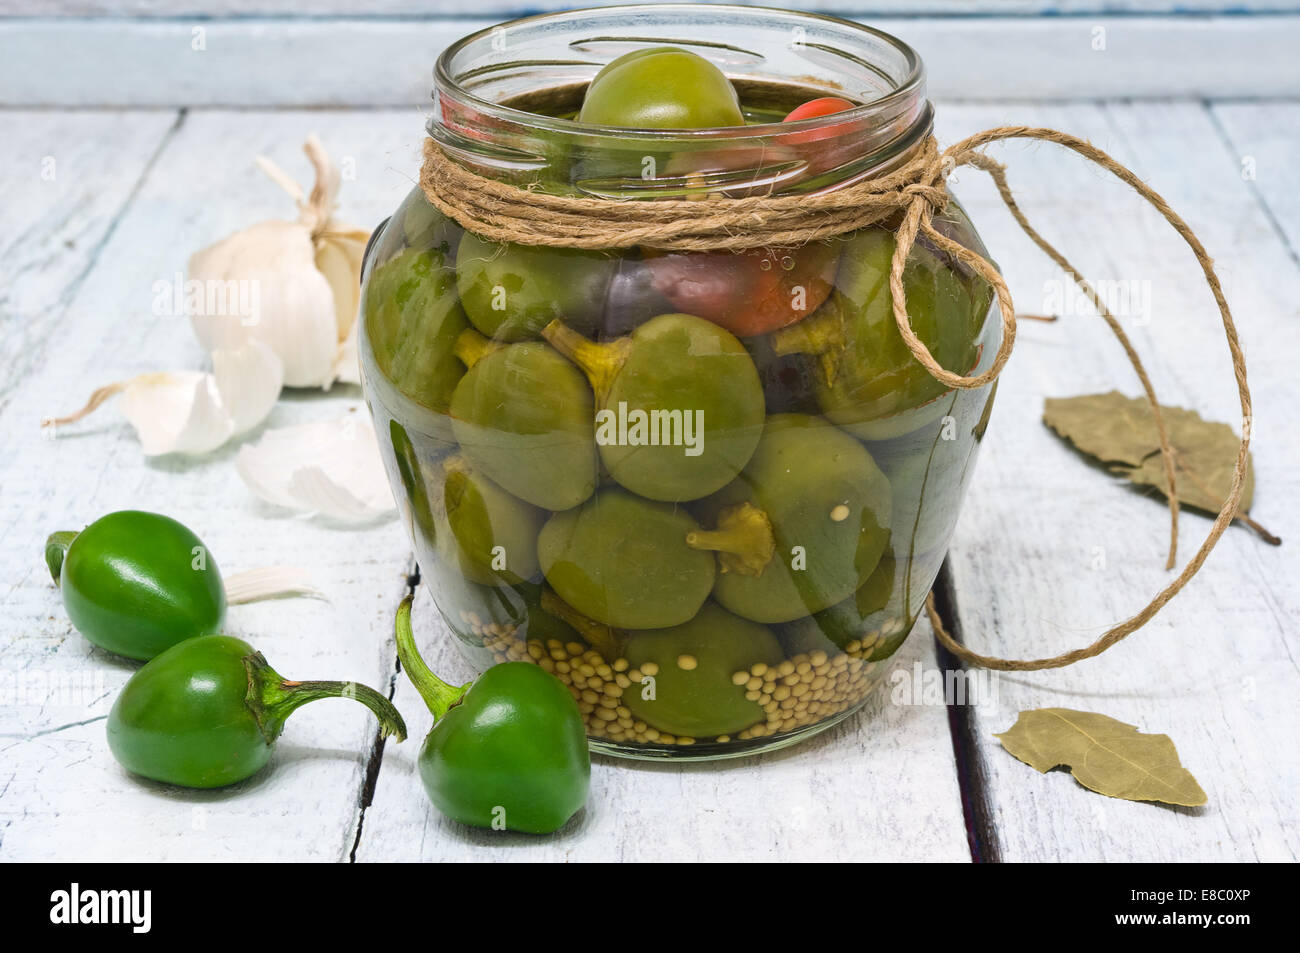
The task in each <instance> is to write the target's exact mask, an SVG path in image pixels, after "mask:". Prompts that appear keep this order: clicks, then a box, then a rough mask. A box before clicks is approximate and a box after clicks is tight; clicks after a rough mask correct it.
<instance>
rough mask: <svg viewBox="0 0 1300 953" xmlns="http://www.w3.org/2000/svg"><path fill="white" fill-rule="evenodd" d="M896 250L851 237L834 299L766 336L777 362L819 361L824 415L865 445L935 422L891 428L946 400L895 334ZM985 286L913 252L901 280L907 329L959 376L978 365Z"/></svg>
mask: <svg viewBox="0 0 1300 953" xmlns="http://www.w3.org/2000/svg"><path fill="white" fill-rule="evenodd" d="M894 248H895V240H894V234H893V233H892V232H889V231H887V230H885V229H882V228H867V229H863V230H862V231H860V232H858V233H857V234H856V235H855V236H854V237H853V238H852V239H851V240H850V241H849V242H848V244H847V246H846V247H845V249H844V254H843V256H842V258H841V262H840V269H839V273H838V275H837V278H836V286H837V290H836V291H835V293H834V294H832V295H831V297H830V298H829V299H828V300H827V302H826V304H825V305H824V306H823V307H822V308H821V309H819V310H818V311H817V313H816V314H814V315H812V316H811V317H809V318H807V319H805V320H803V321H801V322H799V323H798V324H793V325H791V326H790V327H788V328H783V329H782V330H780V331H777V332H775V333H774V334H773V336H772V341H773V347H774V349H775V350H776V352H777V353H778V354H790V353H807V354H812V355H815V356H816V357H817V358H818V359H819V361H820V363H821V368H822V373H821V374H820V375H819V377H818V401H819V403H820V404H821V408H822V412H823V413H824V414H825V415H826V416H827V417H828V418H829V419H830V420H832V421H833V422H834V423H836V424H838V425H839V426H841V427H843V428H845V429H846V430H848V431H850V432H851V433H853V434H854V435H856V436H858V437H861V438H862V439H865V440H872V439H883V438H885V437H887V436H894V435H896V433H901V432H905V431H906V430H907V429H912V428H913V427H914V426H921V425H923V424H924V423H926V422H928V420H929V419H933V417H937V416H939V415H940V414H941V413H942V410H941V409H939V408H935V409H934V410H933V412H932V413H930V414H928V415H925V417H924V419H919V420H916V421H910V420H908V421H906V422H904V423H902V424H900V423H898V422H897V421H894V420H891V418H895V417H898V416H899V415H902V414H904V413H905V412H907V411H911V410H913V409H914V408H919V407H922V406H923V405H927V404H931V403H932V402H933V401H935V400H936V398H938V397H940V396H941V395H942V394H943V393H944V392H945V391H947V390H948V387H947V386H946V385H944V384H942V383H940V382H938V381H936V380H935V379H934V378H933V377H931V376H930V374H929V372H928V371H926V369H925V368H924V367H923V366H921V364H920V363H919V362H918V361H917V360H916V358H915V357H913V355H912V352H911V351H910V350H909V349H908V347H907V345H906V344H905V343H904V342H903V338H902V336H901V335H900V334H899V333H898V325H897V322H896V320H895V318H894V311H893V296H892V295H891V294H890V291H889V271H890V264H891V261H892V259H893V255H894ZM982 284H983V282H982V281H980V280H978V279H971V278H967V277H966V276H964V275H962V274H960V273H959V272H958V270H957V268H956V267H955V266H953V265H952V264H950V263H949V262H948V261H946V260H945V259H944V258H943V257H941V256H940V255H939V254H937V253H936V252H934V251H931V250H930V249H929V248H928V247H926V246H924V245H923V244H921V243H920V242H918V243H917V244H916V245H914V246H913V250H912V254H911V255H910V256H909V257H908V261H907V265H906V267H905V268H904V271H903V286H904V290H905V291H906V294H907V311H908V316H909V318H910V319H911V324H912V329H913V330H914V331H915V332H916V334H917V336H918V337H919V338H920V339H921V341H922V342H923V343H924V344H925V345H926V347H927V348H929V350H930V353H931V354H933V355H934V357H935V359H936V360H937V361H938V362H939V363H940V364H941V365H942V366H944V367H946V368H948V369H949V370H953V371H955V372H957V373H961V374H965V373H968V372H969V371H970V370H971V369H972V367H974V365H975V363H976V360H977V359H978V357H979V350H978V347H977V344H978V340H977V339H978V336H979V332H980V329H981V327H982V325H983V320H984V314H985V312H986V311H987V308H988V301H989V299H988V297H987V295H986V294H984V293H983V292H982V290H981V289H980V287H979V286H980V285H982ZM984 287H985V288H987V286H984Z"/></svg>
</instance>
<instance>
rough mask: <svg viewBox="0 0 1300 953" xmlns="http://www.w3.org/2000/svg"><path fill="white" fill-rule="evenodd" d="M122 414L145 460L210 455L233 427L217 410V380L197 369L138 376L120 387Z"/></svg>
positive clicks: (218, 398) (219, 401) (227, 438)
mask: <svg viewBox="0 0 1300 953" xmlns="http://www.w3.org/2000/svg"><path fill="white" fill-rule="evenodd" d="M121 407H122V413H123V415H124V416H125V417H126V419H127V420H128V421H129V422H130V424H131V426H132V427H134V428H135V432H136V436H137V437H139V439H140V448H141V449H142V450H143V451H144V454H145V456H149V457H156V456H161V455H162V454H166V453H186V454H199V453H208V452H209V451H211V450H215V449H216V448H217V447H219V446H221V445H222V444H223V443H225V442H226V441H227V440H229V439H230V436H231V434H232V433H233V431H234V425H233V424H232V423H231V420H230V417H229V416H227V414H226V413H225V411H224V410H223V409H222V407H221V397H220V395H219V394H218V392H217V387H216V380H215V378H213V376H212V375H211V374H204V373H202V372H200V371H164V372H161V373H157V374H141V375H140V376H139V377H135V378H132V379H131V380H129V381H127V382H126V384H125V386H124V387H123V389H122V404H121Z"/></svg>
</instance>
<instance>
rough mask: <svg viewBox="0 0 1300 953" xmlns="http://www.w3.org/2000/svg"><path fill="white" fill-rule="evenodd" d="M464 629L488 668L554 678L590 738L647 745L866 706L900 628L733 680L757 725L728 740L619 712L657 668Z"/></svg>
mask: <svg viewBox="0 0 1300 953" xmlns="http://www.w3.org/2000/svg"><path fill="white" fill-rule="evenodd" d="M463 621H464V622H465V624H466V625H468V626H469V627H470V628H471V629H472V630H473V632H474V633H475V635H477V636H478V637H479V638H480V639H482V641H483V646H484V647H485V648H486V649H487V650H488V652H490V653H491V655H492V658H493V660H494V661H496V662H518V661H525V662H527V661H531V662H533V663H534V664H536V665H539V666H541V667H542V668H543V669H545V670H546V671H548V672H550V673H551V674H552V675H554V676H555V677H556V678H558V679H559V680H560V681H561V682H562V683H563V684H564V685H565V686H566V687H567V688H568V689H569V692H570V693H571V694H572V695H573V697H574V699H575V700H576V701H577V703H578V710H579V711H580V712H581V713H582V718H583V721H584V723H585V724H586V726H587V733H588V734H589V735H590V736H591V737H593V738H598V739H602V740H608V741H617V742H623V743H633V744H648V745H693V744H695V743H697V742H698V741H710V742H720V743H725V742H727V741H732V740H736V741H747V740H750V739H753V738H767V737H771V736H773V735H779V734H783V733H786V732H791V731H796V730H798V729H800V728H805V727H808V726H810V725H815V724H817V723H818V722H821V721H824V720H826V719H828V718H832V717H834V716H836V715H839V714H841V713H842V712H845V711H847V710H849V709H851V708H853V707H855V706H856V705H857V704H858V703H859V702H861V701H862V700H863V699H865V698H866V696H867V695H868V694H869V693H870V692H871V690H872V689H873V688H874V687H875V685H876V684H877V683H878V682H879V680H880V678H881V677H882V676H883V675H884V672H885V667H884V666H883V665H882V664H881V662H880V661H872V654H873V652H874V650H875V649H876V648H877V647H878V646H881V645H883V644H884V642H885V641H887V637H888V635H889V634H891V633H892V632H896V631H898V630H899V626H900V625H902V622H901V620H895V621H893V622H892V623H886V624H885V625H884V626H882V627H881V628H880V629H876V630H874V631H871V632H868V633H865V634H864V635H863V636H862V637H861V638H859V639H854V640H853V641H852V642H849V643H848V644H847V645H846V646H845V648H844V651H842V652H838V651H837V652H836V653H835V654H834V655H830V654H828V653H827V652H825V651H823V650H821V649H817V650H814V651H812V652H807V653H799V654H798V655H795V656H793V657H792V658H788V659H785V660H784V661H782V662H780V663H779V664H777V665H775V666H773V665H767V664H765V663H763V662H759V663H757V664H755V665H754V666H752V667H751V668H750V669H748V670H744V671H738V672H736V673H734V674H733V675H732V676H731V682H732V684H733V685H735V686H736V687H737V688H741V687H743V688H744V689H745V697H746V698H747V699H748V700H750V701H752V702H755V703H757V705H758V706H759V708H761V709H762V711H763V714H764V718H763V720H762V721H759V722H756V723H755V724H753V725H751V726H750V727H748V728H745V729H744V730H743V731H739V732H736V733H735V734H733V735H719V736H718V737H716V738H692V737H689V736H685V735H681V736H678V735H672V734H669V733H667V732H663V731H660V730H659V729H657V728H655V727H653V726H652V725H649V724H647V723H646V722H644V721H641V720H639V719H637V718H635V717H634V716H633V714H632V712H631V710H630V709H628V708H627V706H626V705H623V704H621V699H622V697H623V695H624V693H625V692H626V691H627V690H628V689H629V688H630V687H631V686H632V685H634V684H640V682H641V679H642V677H643V676H645V675H650V676H654V675H657V674H658V672H659V666H658V665H656V664H655V663H653V662H647V663H646V664H645V666H644V667H643V668H641V669H638V668H636V667H633V666H631V665H630V664H629V663H628V660H627V659H625V658H618V659H615V660H614V661H613V662H610V661H608V660H606V659H605V658H604V657H603V656H601V654H600V653H599V652H597V651H596V650H595V649H593V648H590V647H588V646H586V645H583V644H581V643H579V642H567V643H566V642H561V641H560V640H558V639H549V640H546V641H542V640H539V639H529V640H526V641H525V640H522V639H520V638H518V637H517V636H516V628H517V627H515V626H511V625H501V624H499V623H491V624H487V625H485V624H484V623H483V621H482V619H480V618H479V617H478V616H476V615H474V614H473V613H467V614H463ZM679 664H680V660H679ZM688 664H689V663H688Z"/></svg>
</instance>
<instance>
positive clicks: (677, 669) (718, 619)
mask: <svg viewBox="0 0 1300 953" xmlns="http://www.w3.org/2000/svg"><path fill="white" fill-rule="evenodd" d="M623 655H624V657H625V658H626V659H627V660H628V663H629V664H630V665H631V667H632V668H634V669H637V670H639V671H641V672H643V673H644V672H646V670H647V669H650V670H651V671H652V672H653V674H647V675H645V676H644V677H643V679H642V681H641V682H640V683H633V684H632V685H630V686H628V688H627V689H626V690H625V691H624V692H623V696H622V701H623V704H624V705H626V706H627V707H628V709H629V710H630V711H631V712H632V714H633V716H634V717H636V718H639V719H640V720H642V721H644V722H645V723H646V724H648V725H651V726H653V727H655V728H658V729H659V730H660V731H666V732H669V733H670V734H674V735H687V736H690V737H692V738H712V737H716V736H717V735H729V734H734V733H736V732H738V731H743V730H744V729H746V728H748V727H750V726H751V725H753V724H755V723H757V722H759V721H762V720H763V717H764V715H763V709H762V708H761V707H759V705H758V703H757V702H754V701H751V700H749V699H747V698H746V697H745V686H744V685H743V684H742V685H737V684H736V682H735V680H734V676H735V674H736V673H737V672H740V671H748V670H749V669H750V668H751V667H752V666H754V665H757V664H758V663H760V662H762V663H765V664H767V665H776V664H778V663H779V662H780V661H781V659H782V657H783V656H782V653H781V645H780V643H779V642H778V641H777V639H776V636H774V635H773V634H772V632H771V630H770V629H768V628H767V627H765V626H762V625H759V624H758V623H756V622H751V621H749V620H748V619H742V618H740V617H739V616H736V615H733V614H732V613H730V612H728V611H727V610H725V609H723V608H721V607H720V606H718V605H715V604H714V603H712V602H709V603H705V604H704V606H703V607H702V608H701V609H700V611H699V613H698V614H697V615H696V616H695V617H694V618H693V619H691V620H689V621H688V622H684V623H682V624H681V625H677V626H673V627H671V628H667V629H651V630H648V631H647V630H642V631H633V632H629V633H627V635H626V642H625V644H624V650H623Z"/></svg>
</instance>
